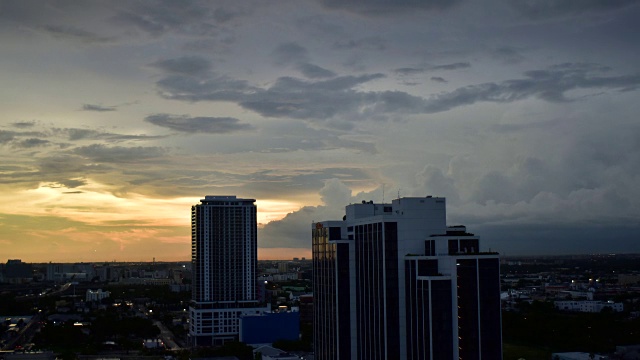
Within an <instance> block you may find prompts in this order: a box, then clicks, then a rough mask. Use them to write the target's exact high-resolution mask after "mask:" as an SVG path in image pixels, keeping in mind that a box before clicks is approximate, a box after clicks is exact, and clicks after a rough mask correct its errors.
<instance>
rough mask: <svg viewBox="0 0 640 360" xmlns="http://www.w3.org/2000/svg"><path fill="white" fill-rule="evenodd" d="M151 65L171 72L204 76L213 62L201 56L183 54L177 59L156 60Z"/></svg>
mask: <svg viewBox="0 0 640 360" xmlns="http://www.w3.org/2000/svg"><path fill="white" fill-rule="evenodd" d="M151 66H153V67H156V68H158V69H161V70H163V71H164V72H166V73H169V74H179V75H189V76H202V75H205V74H206V73H208V72H209V71H210V70H211V62H210V61H209V60H207V59H205V58H203V57H200V56H183V57H180V58H177V59H167V60H161V61H156V62H154V63H153V64H151Z"/></svg>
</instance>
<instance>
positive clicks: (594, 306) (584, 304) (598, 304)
mask: <svg viewBox="0 0 640 360" xmlns="http://www.w3.org/2000/svg"><path fill="white" fill-rule="evenodd" d="M553 304H554V306H555V307H556V309H558V310H565V311H576V312H587V313H599V312H601V311H602V310H603V309H605V308H610V309H611V310H613V311H615V312H622V311H623V310H624V306H623V304H622V303H614V302H613V301H606V302H605V301H593V300H582V301H576V300H565V301H554V303H553Z"/></svg>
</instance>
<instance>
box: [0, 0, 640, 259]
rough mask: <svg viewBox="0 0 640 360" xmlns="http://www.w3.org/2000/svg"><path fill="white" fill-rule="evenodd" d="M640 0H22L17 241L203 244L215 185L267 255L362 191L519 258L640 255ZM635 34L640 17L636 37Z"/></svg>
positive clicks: (130, 249) (13, 187)
mask: <svg viewBox="0 0 640 360" xmlns="http://www.w3.org/2000/svg"><path fill="white" fill-rule="evenodd" d="M639 16H640V4H638V3H636V2H634V1H630V0H622V1H597V0H593V1H565V2H563V3H562V4H561V5H557V4H555V3H554V2H549V1H546V0H534V1H519V0H518V1H505V0H490V1H488V2H484V3H482V4H479V3H475V2H472V1H468V0H438V1H435V0H428V1H421V2H415V1H410V0H400V1H382V0H381V1H370V2H367V1H356V0H346V1H340V2H337V1H332V0H307V1H288V0H287V1H279V2H261V1H250V0H242V1H219V2H215V3H211V2H207V1H186V2H179V3H174V2H153V1H126V2H125V1H87V2H83V3H82V4H75V3H69V2H65V1H44V2H39V1H11V0H10V1H3V2H2V3H0V39H1V41H2V44H3V50H2V57H0V76H1V77H2V79H3V87H2V90H0V105H1V106H2V109H3V112H2V115H1V116H0V157H1V158H2V161H0V248H2V254H3V257H2V258H0V261H1V262H6V260H7V259H22V260H23V261H25V262H49V261H53V262H75V261H85V262H102V261H113V260H117V261H151V260H152V259H153V258H155V259H156V260H157V261H187V260H188V259H189V251H190V247H189V244H190V234H189V208H190V207H191V205H192V204H193V203H195V202H196V201H197V200H198V199H199V198H200V197H201V196H202V194H211V195H232V194H233V195H237V196H238V197H243V198H252V199H256V200H257V201H256V205H257V209H258V223H259V225H258V257H259V258H260V259H287V258H292V257H306V258H310V257H311V244H310V243H309V231H308V226H309V224H311V223H312V222H314V221H318V220H321V219H333V218H337V217H338V216H339V215H340V214H341V212H342V211H343V209H344V206H345V205H348V204H350V203H360V202H361V201H363V200H365V201H371V200H373V201H375V202H376V203H381V202H385V203H390V202H391V200H392V199H395V198H398V197H408V196H420V197H423V196H427V195H433V196H442V197H446V198H447V202H448V209H449V210H448V219H447V223H449V224H463V225H467V226H469V228H470V229H474V230H477V231H478V233H481V234H482V235H483V241H484V242H483V243H484V246H485V247H486V248H487V249H492V250H495V251H499V252H500V253H501V254H502V255H507V256H509V255H527V254H531V255H545V254H568V253H640V243H639V242H637V241H635V240H634V239H633V238H632V237H630V236H629V234H633V233H635V232H636V231H637V230H640V229H639V227H640V225H638V224H639V223H640V222H639V221H638V220H639V219H640V189H638V187H637V186H636V185H635V184H637V183H638V179H639V178H640V169H639V168H638V167H637V164H638V163H640V143H638V141H637V139H638V137H640V124H639V123H638V121H637V115H636V114H637V113H638V110H640V109H639V106H640V105H639V104H638V102H637V100H636V98H637V96H638V86H639V85H640V68H639V66H638V64H640V61H639V60H640V44H638V42H637V41H636V39H635V34H636V33H637V32H638V31H637V30H638V26H640V25H638V22H637V21H636V19H637V18H638V17H639ZM634 29H635V30H634Z"/></svg>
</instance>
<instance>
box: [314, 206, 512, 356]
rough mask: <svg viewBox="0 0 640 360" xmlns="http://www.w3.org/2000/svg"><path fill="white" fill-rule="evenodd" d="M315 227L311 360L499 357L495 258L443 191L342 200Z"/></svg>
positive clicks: (498, 288)
mask: <svg viewBox="0 0 640 360" xmlns="http://www.w3.org/2000/svg"><path fill="white" fill-rule="evenodd" d="M312 234H313V235H312V238H313V266H314V272H313V289H314V301H315V309H314V347H315V355H316V359H321V360H325V359H327V360H328V359H362V360H365V359H366V360H369V359H429V360H432V359H446V360H452V359H463V360H473V359H482V360H500V359H502V334H501V319H500V316H501V315H500V276H499V272H500V269H499V259H498V255H497V254H495V253H487V252H481V251H480V239H479V238H478V236H475V235H473V234H470V233H467V232H466V228H465V227H464V226H450V227H447V225H446V210H445V199H444V198H435V197H426V198H401V199H396V200H393V202H392V203H391V204H374V203H373V202H363V203H362V204H353V205H349V206H347V207H346V216H345V217H344V219H343V220H342V221H323V222H318V223H315V224H313V229H312Z"/></svg>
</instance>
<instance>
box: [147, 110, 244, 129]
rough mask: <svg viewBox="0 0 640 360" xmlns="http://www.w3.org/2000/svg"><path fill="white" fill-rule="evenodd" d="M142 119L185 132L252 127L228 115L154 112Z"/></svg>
mask: <svg viewBox="0 0 640 360" xmlns="http://www.w3.org/2000/svg"><path fill="white" fill-rule="evenodd" d="M144 120H145V121H146V122H149V123H152V124H154V125H158V126H162V127H166V128H169V129H171V130H176V131H180V132H186V133H207V134H228V133H232V132H236V131H241V130H248V129H252V128H253V126H251V125H250V124H246V123H244V124H243V123H241V122H240V120H238V119H235V118H230V117H208V116H199V117H189V116H187V115H180V116H178V115H170V114H155V115H150V116H147V117H146V118H145V119H144Z"/></svg>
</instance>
